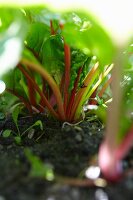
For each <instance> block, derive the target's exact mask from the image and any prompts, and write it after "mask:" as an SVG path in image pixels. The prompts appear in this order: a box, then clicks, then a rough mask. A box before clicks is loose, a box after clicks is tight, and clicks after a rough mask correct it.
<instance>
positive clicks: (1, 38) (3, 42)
mask: <svg viewBox="0 0 133 200" xmlns="http://www.w3.org/2000/svg"><path fill="white" fill-rule="evenodd" d="M13 11H14V12H13ZM0 12H1V14H0V19H1V30H0V31H1V32H0V66H1V70H0V76H2V75H3V74H4V73H6V72H7V71H8V70H10V69H13V68H14V67H15V66H16V64H17V63H18V62H19V60H20V57H21V53H22V50H23V41H24V38H25V36H26V32H27V23H26V21H25V20H24V16H23V14H22V13H21V12H20V10H17V11H16V10H9V9H7V10H6V9H4V10H3V11H2V10H1V9H0ZM11 14H12V15H11Z"/></svg>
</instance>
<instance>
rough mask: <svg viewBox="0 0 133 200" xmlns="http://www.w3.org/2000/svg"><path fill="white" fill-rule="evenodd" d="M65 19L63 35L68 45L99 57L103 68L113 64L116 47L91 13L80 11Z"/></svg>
mask: <svg viewBox="0 0 133 200" xmlns="http://www.w3.org/2000/svg"><path fill="white" fill-rule="evenodd" d="M64 18H65V24H64V29H63V35H64V37H65V40H66V42H67V43H68V44H70V45H71V46H73V47H74V48H78V49H81V50H82V51H83V52H87V53H88V54H90V55H95V56H97V58H98V60H99V61H100V64H101V66H102V67H104V66H105V65H107V64H110V63H112V59H113V56H114V53H115V48H114V45H113V43H112V41H111V39H110V38H109V36H108V34H107V33H106V32H105V31H104V29H103V28H102V26H100V25H99V23H98V21H97V20H95V18H94V17H92V16H91V15H90V14H89V13H85V12H82V11H78V12H75V13H72V12H68V13H66V14H65V16H64ZM86 24H87V26H85V25H86ZM84 27H85V28H84Z"/></svg>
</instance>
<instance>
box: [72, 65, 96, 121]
mask: <svg viewBox="0 0 133 200" xmlns="http://www.w3.org/2000/svg"><path fill="white" fill-rule="evenodd" d="M97 69H98V63H96V64H95V65H94V66H93V67H92V69H91V70H90V72H89V73H88V75H87V77H86V78H85V80H84V82H83V86H82V87H81V88H80V89H79V91H78V93H77V94H76V98H75V101H74V104H73V109H72V112H71V116H70V120H72V119H73V118H74V115H75V112H76V109H77V107H78V105H79V102H80V100H81V98H82V95H83V94H84V92H85V91H86V88H87V86H88V84H89V82H90V81H91V80H92V78H93V76H94V75H95V73H97Z"/></svg>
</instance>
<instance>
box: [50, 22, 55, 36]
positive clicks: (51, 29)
mask: <svg viewBox="0 0 133 200" xmlns="http://www.w3.org/2000/svg"><path fill="white" fill-rule="evenodd" d="M50 32H51V35H55V34H56V32H55V30H54V27H53V22H52V20H50Z"/></svg>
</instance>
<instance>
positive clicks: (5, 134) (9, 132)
mask: <svg viewBox="0 0 133 200" xmlns="http://www.w3.org/2000/svg"><path fill="white" fill-rule="evenodd" d="M11 132H12V131H11V130H9V129H6V130H5V131H3V133H2V136H3V137H4V138H8V137H9V136H10V135H11Z"/></svg>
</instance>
